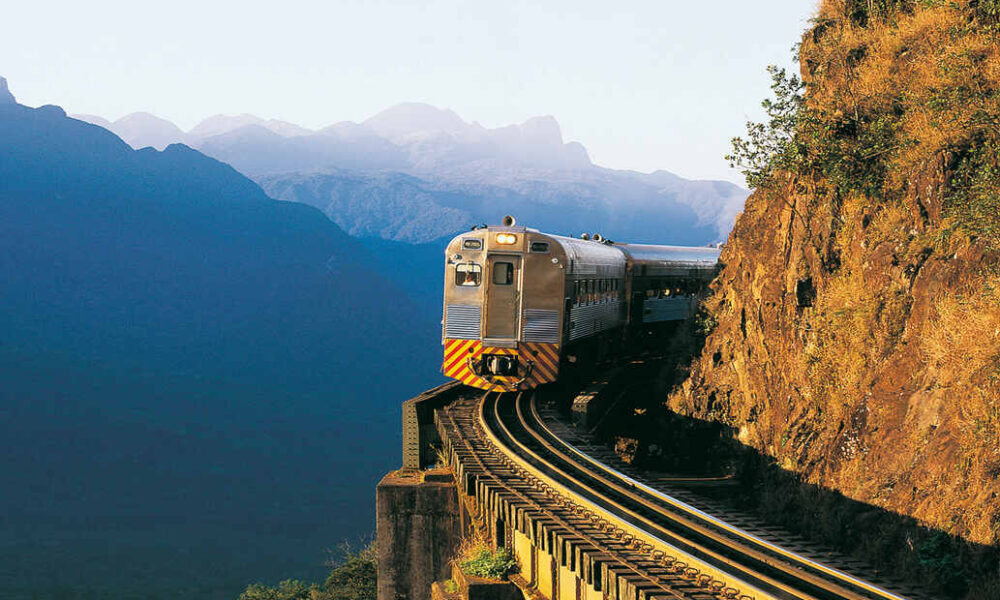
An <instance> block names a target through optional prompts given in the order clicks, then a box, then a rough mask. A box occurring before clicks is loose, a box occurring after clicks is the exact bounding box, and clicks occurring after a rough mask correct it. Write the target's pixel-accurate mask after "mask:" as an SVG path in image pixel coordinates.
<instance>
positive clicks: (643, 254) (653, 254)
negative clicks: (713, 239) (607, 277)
mask: <svg viewBox="0 0 1000 600" xmlns="http://www.w3.org/2000/svg"><path fill="white" fill-rule="evenodd" d="M615 247H616V248H619V249H621V251H622V252H624V253H625V254H626V256H628V258H629V260H630V261H631V262H632V263H633V264H635V265H643V264H646V265H672V266H678V267H684V268H688V269H714V268H716V266H717V265H718V264H719V254H720V253H721V252H722V251H721V250H720V249H719V248H710V247H704V246H652V245H646V244H615Z"/></svg>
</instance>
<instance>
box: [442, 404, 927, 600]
mask: <svg viewBox="0 0 1000 600" xmlns="http://www.w3.org/2000/svg"><path fill="white" fill-rule="evenodd" d="M438 426H439V428H440V429H441V430H442V431H441V433H442V436H441V437H442V439H444V440H448V442H447V445H448V450H449V452H450V454H451V462H452V464H453V465H454V466H456V468H457V469H458V470H459V471H460V480H461V481H465V482H466V492H467V493H470V494H473V493H474V494H475V495H476V497H477V498H479V500H480V502H487V503H491V504H490V506H495V503H496V502H501V503H502V504H503V507H502V509H503V510H505V511H507V514H508V518H509V520H510V522H511V523H513V524H514V525H515V528H516V529H517V530H518V531H520V532H521V533H522V535H527V536H528V537H530V538H531V539H532V541H533V542H534V543H535V544H539V543H540V544H541V547H542V548H543V549H546V551H547V552H548V553H549V554H550V555H552V556H553V557H557V560H558V561H559V562H560V564H561V565H562V566H563V567H564V568H567V569H569V570H572V571H575V572H576V573H577V575H579V576H580V578H581V580H583V581H586V582H587V583H588V584H589V585H592V586H593V587H594V588H595V589H597V590H617V591H618V592H619V593H618V594H616V595H617V597H618V598H636V599H637V600H645V599H646V598H659V597H662V598H691V599H694V600H708V599H726V600H730V599H739V600H749V599H753V600H765V599H771V598H773V599H781V600H832V599H846V600H914V598H913V597H912V596H904V595H902V594H901V593H898V592H895V591H890V590H888V589H886V588H885V587H884V586H883V585H882V584H881V583H873V582H869V581H865V580H862V579H860V578H858V577H856V576H854V575H851V574H849V573H846V572H844V571H841V570H838V569H835V568H832V567H830V566H828V565H825V564H823V563H822V562H819V561H817V560H815V559H814V558H810V557H808V556H802V555H799V554H797V553H796V552H793V551H791V550H788V549H786V548H784V547H782V546H780V545H778V544H774V543H772V542H770V541H768V540H766V539H763V538H761V537H759V536H758V535H755V534H752V533H749V532H747V531H744V530H742V529H739V528H737V527H735V526H733V525H731V524H729V523H727V522H726V521H723V520H721V519H719V518H716V517H714V516H713V515H710V514H707V513H705V512H704V511H701V510H699V509H698V508H695V507H694V506H691V505H690V504H688V503H686V502H684V501H682V500H680V499H677V498H674V497H672V496H670V495H668V494H666V493H664V492H663V491H661V490H658V489H655V488H654V487H652V486H650V485H647V484H646V483H644V482H642V481H640V480H638V479H636V478H634V477H632V476H629V475H628V474H625V473H622V472H620V471H617V470H615V469H614V468H612V467H610V466H608V465H607V464H605V463H604V462H601V461H599V460H597V459H595V458H593V457H591V456H590V455H588V454H587V453H585V452H584V451H582V450H580V449H578V448H577V447H575V446H573V445H572V444H570V443H569V442H567V441H565V440H564V439H562V437H560V436H559V435H557V434H556V433H555V432H554V431H553V428H552V427H550V426H549V424H547V423H546V421H545V420H544V419H543V418H542V417H541V415H540V413H539V409H538V406H537V405H536V401H535V395H534V394H533V393H527V392H526V393H520V394H502V393H497V392H487V393H486V394H482V393H481V392H479V393H478V394H477V395H473V394H466V395H465V396H464V397H463V398H462V399H460V400H459V401H458V402H456V403H454V404H452V405H451V406H449V407H447V408H445V409H444V410H442V411H441V414H440V416H439V423H438ZM623 591H624V592H627V594H628V595H624V596H623V595H622V593H621V592H623ZM550 597H551V596H550Z"/></svg>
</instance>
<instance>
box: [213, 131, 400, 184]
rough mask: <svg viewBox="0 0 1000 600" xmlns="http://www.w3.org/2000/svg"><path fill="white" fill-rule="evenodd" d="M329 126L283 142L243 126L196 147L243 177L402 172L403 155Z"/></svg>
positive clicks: (374, 139) (362, 134) (367, 135)
mask: <svg viewBox="0 0 1000 600" xmlns="http://www.w3.org/2000/svg"><path fill="white" fill-rule="evenodd" d="M355 127H360V126H357V125H355V126H354V127H349V126H341V125H334V126H331V127H328V128H326V129H323V130H322V131H320V132H319V133H316V134H313V135H301V136H295V137H284V136H281V135H279V134H277V133H275V132H273V131H271V130H268V129H265V128H264V127H262V126H260V125H245V126H243V127H240V128H239V129H235V130H232V131H228V132H226V133H222V134H219V135H216V136H213V137H210V138H206V139H203V140H201V141H199V142H198V143H197V147H198V149H199V150H201V151H202V152H204V153H205V154H208V155H209V156H212V157H214V158H217V159H219V160H221V161H224V162H226V163H229V164H231V165H233V166H234V167H235V168H237V169H239V171H240V172H242V173H244V174H247V175H269V174H274V173H287V172H290V171H294V172H300V171H323V170H329V169H331V168H333V167H334V166H336V167H338V168H341V169H352V170H360V171H368V170H373V169H374V170H383V169H385V170H403V169H405V168H406V167H407V166H408V164H409V163H408V161H407V158H406V153H405V152H404V151H403V150H402V149H400V148H399V147H397V146H396V145H394V144H393V143H391V142H389V141H388V140H385V139H383V138H380V137H378V136H376V135H374V134H372V133H371V132H369V131H367V130H364V129H362V130H360V131H359V130H358V129H355Z"/></svg>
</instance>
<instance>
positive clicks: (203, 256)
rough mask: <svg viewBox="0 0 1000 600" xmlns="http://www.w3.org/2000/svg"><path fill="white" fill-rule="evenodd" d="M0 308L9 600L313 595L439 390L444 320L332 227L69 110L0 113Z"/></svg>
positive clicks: (209, 165)
mask: <svg viewBox="0 0 1000 600" xmlns="http://www.w3.org/2000/svg"><path fill="white" fill-rule="evenodd" d="M0 306H3V310H2V311H0V332H2V339H0V413H2V414H3V418H0V487H2V489H3V493H2V494H0V514H2V515H3V519H2V521H3V526H2V527H0V563H2V564H4V565H6V566H7V568H5V569H0V597H3V598H12V599H20V598H42V597H50V596H51V597H56V596H58V597H74V598H83V597H88V598H89V597H93V598H97V597H102V598H103V597H115V598H152V597H158V598H173V597H182V596H190V597H197V598H207V599H216V598H218V599H223V598H225V599H227V600H231V599H232V598H235V597H236V595H237V594H238V593H239V592H240V591H241V590H242V589H243V588H244V587H245V586H246V584H247V583H248V582H250V581H256V580H272V579H273V580H277V579H278V578H279V577H285V576H295V577H300V578H303V579H317V578H318V577H320V576H321V575H322V573H323V570H324V569H323V567H322V561H323V560H324V558H325V553H324V550H325V549H326V548H329V547H332V546H334V545H335V544H336V543H337V542H338V541H339V540H341V539H344V538H351V539H357V538H358V537H359V536H361V535H364V534H366V533H368V532H369V531H370V530H371V523H372V522H373V515H372V506H371V502H370V490H371V489H372V486H373V485H374V484H375V481H376V480H377V478H378V477H379V476H380V475H381V474H382V473H384V472H386V471H387V470H388V469H390V468H392V467H393V466H395V465H396V464H397V463H398V444H399V441H398V436H399V429H398V428H399V421H398V419H399V416H398V406H399V402H400V400H401V399H405V398H406V397H408V396H410V395H412V394H413V393H414V391H415V390H416V391H419V390H421V389H425V388H426V387H429V385H430V384H432V383H433V382H434V381H437V377H438V375H437V363H438V358H437V357H439V356H440V355H439V345H438V329H437V328H436V327H435V324H436V322H437V315H436V314H426V313H422V312H417V311H416V310H415V309H414V308H413V306H412V305H411V304H410V302H409V301H408V300H407V298H406V295H405V294H404V293H403V292H402V291H401V290H400V289H399V288H398V287H395V286H393V285H392V284H391V283H390V282H388V281H387V280H386V279H385V278H383V277H382V274H381V270H380V268H379V267H378V266H377V261H376V260H375V259H373V257H372V256H371V255H370V253H368V252H367V251H366V250H364V249H363V248H362V247H361V246H360V245H359V244H358V243H357V242H356V241H355V240H353V239H352V238H350V237H348V236H347V235H346V234H345V233H344V232H343V231H341V230H340V229H339V228H338V227H337V226H336V225H335V224H334V223H332V222H331V221H330V220H329V219H327V218H326V217H325V216H324V215H323V214H322V213H320V211H318V210H316V209H314V208H312V207H308V206H304V205H301V204H295V203H288V202H279V201H275V200H272V199H271V198H269V197H267V196H266V195H265V194H264V192H263V191H261V189H260V188H259V187H258V186H257V185H256V184H254V183H253V182H252V181H250V180H249V179H247V178H246V177H244V176H242V175H240V174H239V173H238V172H236V171H235V170H234V169H232V168H231V167H229V166H227V165H225V164H222V163H220V162H218V161H216V160H214V159H211V158H208V157H206V156H204V155H202V154H201V153H199V152H197V151H195V150H192V149H190V148H188V147H186V146H182V145H172V146H169V147H167V149H166V150H164V151H162V152H159V151H156V150H154V149H151V148H146V149H143V150H133V149H132V148H130V147H129V146H128V145H126V144H125V143H124V142H123V141H121V140H120V139H119V138H118V137H116V136H115V135H113V134H111V133H109V132H108V131H106V130H104V129H102V128H100V127H98V126H95V125H91V124H88V123H84V122H82V121H79V120H74V119H70V118H67V117H66V115H65V113H64V112H63V111H62V110H61V109H60V108H58V107H54V106H45V107H41V108H37V109H32V108H28V107H24V106H20V105H17V104H10V103H7V104H3V105H0ZM403 333H405V335H401V334H403ZM53 590H56V591H55V592H53ZM53 594H54V595H53Z"/></svg>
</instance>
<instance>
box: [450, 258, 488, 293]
mask: <svg viewBox="0 0 1000 600" xmlns="http://www.w3.org/2000/svg"><path fill="white" fill-rule="evenodd" d="M482 281H483V268H482V267H481V266H479V265H477V264H476V263H459V264H457V265H455V285H457V286H461V287H478V286H479V284H480V283H482Z"/></svg>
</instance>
